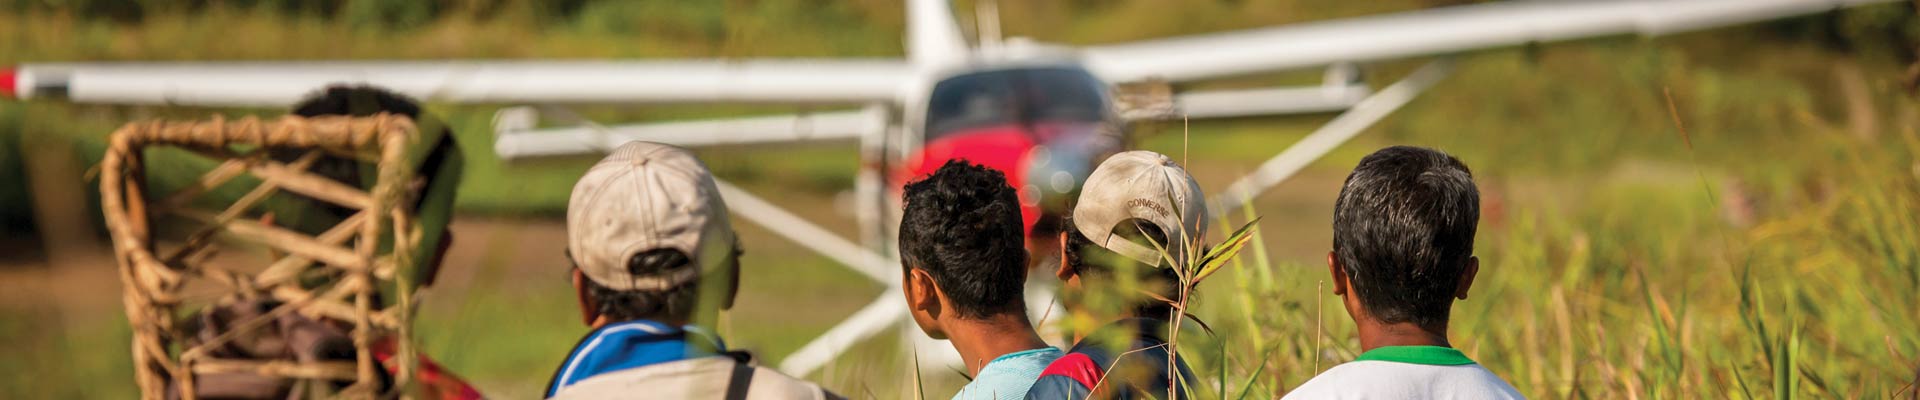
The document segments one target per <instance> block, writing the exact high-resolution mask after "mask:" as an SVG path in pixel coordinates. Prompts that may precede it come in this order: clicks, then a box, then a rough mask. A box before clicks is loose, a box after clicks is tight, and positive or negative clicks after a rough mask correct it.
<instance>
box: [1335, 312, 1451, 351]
mask: <svg viewBox="0 0 1920 400" xmlns="http://www.w3.org/2000/svg"><path fill="white" fill-rule="evenodd" d="M1356 322H1357V323H1356V325H1357V328H1358V330H1359V332H1360V352H1362V353H1365V352H1367V351H1371V350H1373V349H1377V348H1381V347H1387V346H1440V347H1453V345H1452V344H1450V343H1448V342H1447V327H1446V326H1445V325H1442V326H1438V327H1433V328H1426V327H1421V326H1420V325H1419V324H1415V323H1412V322H1400V323H1392V324H1388V323H1381V322H1379V321H1372V320H1368V321H1364V322H1362V321H1356Z"/></svg>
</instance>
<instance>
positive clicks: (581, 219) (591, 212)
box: [567, 142, 736, 291]
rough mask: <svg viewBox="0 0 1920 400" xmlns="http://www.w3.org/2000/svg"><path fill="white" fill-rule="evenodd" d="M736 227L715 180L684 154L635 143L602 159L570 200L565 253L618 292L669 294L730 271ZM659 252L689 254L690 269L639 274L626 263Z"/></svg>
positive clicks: (703, 166) (596, 281)
mask: <svg viewBox="0 0 1920 400" xmlns="http://www.w3.org/2000/svg"><path fill="white" fill-rule="evenodd" d="M735 245H736V243H735V242H734V236H733V228H732V226H731V225H730V224H729V223H728V221H727V205H726V203H724V202H722V201H721V200H720V191H719V189H718V188H716V187H715V185H714V182H713V173H712V172H710V171H708V170H707V166H706V165H705V164H701V163H700V160H699V159H696V158H694V157H693V154H692V153H689V152H687V150H686V149H682V148H679V147H673V146H669V145H664V144H659V143H652V142H630V143H627V144H624V145H621V146H620V148H617V149H614V150H613V153H612V154H608V155H607V158H604V159H601V160H600V162H599V163H597V164H594V165H593V167H592V168H589V169H587V173H586V175H583V176H581V177H580V182H578V183H575V184H574V185H573V197H572V198H570V199H568V200H567V251H568V254H570V255H571V257H573V262H574V265H575V266H576V267H578V268H580V271H581V272H582V273H584V274H585V275H586V276H587V278H589V279H592V280H593V281H594V282H595V283H598V284H600V285H602V286H606V287H608V288H611V289H615V290H640V291H658V290H667V289H672V288H675V287H679V286H680V285H684V284H687V283H689V282H692V281H693V280H695V279H698V278H699V277H700V275H701V274H702V273H703V272H705V271H706V270H709V269H712V268H717V267H720V266H724V265H727V263H728V262H730V258H731V257H732V253H733V249H734V246H735ZM654 249H675V250H680V251H682V252H685V253H686V254H687V257H688V259H689V260H691V261H692V263H693V265H692V266H691V267H692V268H681V269H677V270H673V271H669V272H665V273H660V274H651V275H635V274H632V273H630V272H629V271H628V269H627V263H628V260H630V259H632V258H633V256H634V255H635V254H639V253H640V252H644V251H648V250H654Z"/></svg>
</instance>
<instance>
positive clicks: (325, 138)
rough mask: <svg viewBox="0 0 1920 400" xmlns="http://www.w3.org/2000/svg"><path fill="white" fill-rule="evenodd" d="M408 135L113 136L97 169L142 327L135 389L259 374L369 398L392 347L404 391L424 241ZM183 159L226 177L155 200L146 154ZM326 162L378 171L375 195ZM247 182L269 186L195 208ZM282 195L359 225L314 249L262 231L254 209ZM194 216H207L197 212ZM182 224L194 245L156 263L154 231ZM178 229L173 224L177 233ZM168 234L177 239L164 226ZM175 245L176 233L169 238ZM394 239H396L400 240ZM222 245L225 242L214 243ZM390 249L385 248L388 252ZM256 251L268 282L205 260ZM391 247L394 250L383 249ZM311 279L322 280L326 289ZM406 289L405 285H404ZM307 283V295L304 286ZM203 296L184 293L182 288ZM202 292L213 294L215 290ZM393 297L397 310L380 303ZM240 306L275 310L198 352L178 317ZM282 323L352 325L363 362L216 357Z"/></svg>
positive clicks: (262, 125) (207, 132)
mask: <svg viewBox="0 0 1920 400" xmlns="http://www.w3.org/2000/svg"><path fill="white" fill-rule="evenodd" d="M415 132H416V128H415V127H414V123H413V121H411V120H409V119H407V118H406V117H404V116H398V115H392V114H379V115H375V116H371V117H316V118H301V117H293V116H289V117H283V118H279V119H275V120H271V121H266V120H261V119H259V118H254V117H247V118H242V119H237V120H232V121H229V120H226V119H225V118H218V117H216V118H213V119H209V120H203V121H149V122H136V123H130V124H127V125H126V126H124V127H121V128H120V129H119V130H117V131H114V132H113V135H112V136H111V138H110V141H109V144H108V147H107V151H106V155H105V157H104V158H103V159H102V160H101V162H100V171H101V172H100V205H101V208H102V212H103V213H104V215H105V219H106V223H107V227H108V229H109V231H110V233H111V235H112V237H113V249H114V254H115V257H116V260H117V261H118V263H119V268H120V279H121V283H122V286H123V288H124V291H123V297H122V300H123V302H124V305H125V306H126V312H127V321H128V322H129V323H130V324H131V325H132V327H133V349H132V353H133V361H134V375H135V379H136V380H137V382H138V384H139V386H140V392H141V397H143V398H147V399H161V398H167V397H169V396H168V394H169V393H168V391H175V393H173V394H174V395H177V396H178V397H179V398H184V399H191V398H193V397H194V395H193V394H194V390H193V389H194V376H195V374H216V373H235V372H240V373H252V374H258V375H262V376H268V377H278V378H288V379H294V380H307V383H314V382H316V381H332V382H343V381H344V382H352V384H351V385H349V386H347V387H346V389H344V390H342V391H340V392H338V393H328V394H324V395H329V396H351V397H374V396H381V395H387V394H390V393H378V391H379V390H380V388H381V387H383V385H382V384H381V382H380V380H381V379H380V378H379V376H380V375H379V374H380V372H379V371H378V370H377V369H379V368H381V365H380V364H378V362H377V360H375V359H374V357H373V355H372V351H371V349H370V345H371V344H372V342H373V340H375V338H380V337H383V336H388V335H397V337H396V338H395V339H396V340H395V343H396V344H397V355H396V357H394V358H393V359H392V360H389V362H395V363H398V369H399V373H398V374H395V376H393V378H394V379H395V382H394V383H395V384H394V385H392V387H396V388H397V387H406V385H407V383H408V382H409V381H410V380H411V378H412V374H413V369H414V365H415V362H416V361H415V356H414V352H413V349H412V348H411V346H410V344H409V343H410V335H411V332H410V328H409V327H410V325H411V322H412V316H411V315H410V314H411V311H410V310H411V309H412V307H410V305H411V304H412V301H413V296H412V294H411V293H410V290H411V284H410V282H406V281H405V280H406V279H407V277H406V275H407V274H396V273H395V269H397V267H396V266H406V265H412V264H411V262H412V261H413V260H410V259H409V258H411V257H414V255H413V253H412V252H410V251H393V250H392V249H410V248H412V246H411V244H413V243H416V242H417V241H418V240H419V235H420V232H419V229H418V227H417V226H416V225H415V214H414V211H413V210H410V209H409V207H405V206H404V205H405V204H408V203H407V202H406V201H404V200H406V199H405V198H404V197H406V196H409V194H408V191H407V190H406V185H407V184H408V182H410V181H411V180H412V174H413V171H412V169H411V168H406V167H404V166H402V165H404V163H405V160H404V158H405V157H406V155H405V154H406V149H407V146H409V145H412V144H413V143H414V141H415V140H417V139H416V137H417V136H416V134H415ZM158 147H174V148H179V149H183V150H186V151H188V152H191V153H192V154H198V155H200V156H204V157H208V158H210V159H213V160H216V161H217V165H216V166H215V167H214V168H212V169H211V170H208V171H206V172H205V173H204V174H203V175H201V176H200V177H199V178H198V179H197V180H195V181H194V182H193V183H192V184H189V185H186V186H184V187H183V188H181V189H179V190H174V191H173V192H172V193H166V194H158V193H149V192H148V190H149V187H148V185H147V182H146V172H145V171H146V165H145V164H144V162H145V161H144V157H145V155H146V154H147V150H149V149H154V148H158ZM268 149H274V150H275V151H288V150H292V151H295V152H304V155H303V156H301V157H299V158H298V159H297V160H293V161H291V162H280V161H275V159H274V157H269V156H268V155H267V151H268ZM323 156H332V157H348V158H352V159H355V160H359V161H360V162H368V163H374V164H375V165H376V166H377V168H378V171H379V172H378V178H377V180H376V182H374V184H373V185H372V188H373V189H372V191H371V192H368V191H366V190H361V189H360V188H359V187H356V186H352V185H348V184H345V183H342V182H340V181H338V180H334V179H332V178H328V177H325V176H322V175H318V174H315V173H312V172H309V171H308V170H307V169H308V167H309V166H310V165H312V164H313V163H314V162H315V161H316V160H319V159H321V158H322V157H323ZM242 175H251V176H253V177H255V178H258V179H259V181H260V182H261V183H260V184H259V185H258V186H256V187H254V188H252V189H251V190H250V191H248V192H247V193H246V194H245V195H243V196H240V197H239V198H237V199H235V200H233V201H232V203H231V204H228V205H225V207H224V208H223V209H218V210H206V209H204V208H205V206H204V205H203V206H201V207H200V208H202V209H196V208H195V207H194V206H193V205H192V204H193V203H196V201H195V200H196V199H197V198H199V197H203V196H205V195H206V194H207V193H208V192H210V191H213V189H214V188H217V187H220V186H221V185H223V184H225V183H228V182H231V181H233V180H234V179H235V178H237V177H240V176H242ZM275 193H287V194H293V195H297V196H302V197H305V198H310V199H313V200H317V201H320V202H325V203H330V204H333V205H336V206H338V207H341V208H342V209H345V210H351V217H348V218H345V219H344V220H342V221H340V222H339V223H338V224H337V225H334V226H333V227H331V228H330V229H327V230H325V232H323V233H320V234H318V235H307V234H304V233H301V232H299V231H296V230H293V229H289V228H287V227H282V226H276V225H274V224H273V222H271V221H262V220H260V219H259V218H256V217H253V216H252V214H254V213H253V212H252V209H253V208H255V207H256V206H257V205H259V204H260V203H261V202H262V200H264V199H266V198H268V197H269V196H272V195H274V194H275ZM198 203H205V201H199V202H198ZM163 216H164V217H166V219H165V220H166V221H187V223H186V224H187V225H189V226H188V227H187V228H188V229H187V230H186V231H190V232H192V233H191V234H189V235H187V236H186V238H185V240H181V241H179V244H177V245H170V246H167V247H170V248H168V249H164V251H163V249H160V248H158V247H157V245H156V241H155V240H154V231H153V229H151V228H152V224H153V223H154V221H156V220H157V218H160V217H163ZM169 223H170V222H169ZM168 228H174V227H173V226H169V227H168ZM167 231H169V232H172V231H174V229H168V230H167ZM396 233H399V234H397V235H396ZM216 236H224V237H225V238H226V240H217V239H215V237H216ZM383 241H387V242H386V243H385V244H390V246H383ZM244 244H252V245H258V246H263V247H265V248H266V249H267V251H266V253H268V254H271V255H272V256H271V259H269V260H267V261H266V262H267V263H268V265H266V266H265V267H264V268H233V267H232V266H231V265H229V266H227V267H222V266H219V265H215V264H214V263H211V262H206V260H207V258H209V257H210V255H211V254H212V253H214V248H216V247H222V246H236V245H244ZM383 247H384V248H385V249H383ZM315 277H319V278H318V279H320V280H322V282H319V283H318V284H317V285H316V284H315V282H314V279H316V278H315ZM396 280H398V281H396ZM303 282H304V284H302V283H303ZM189 287H192V288H196V290H192V291H188V290H184V289H185V288H189ZM206 288H213V289H211V290H208V289H206ZM381 288H391V289H392V292H390V294H395V295H397V297H398V298H397V299H390V300H398V301H386V303H392V304H391V305H388V306H384V307H383V306H382V305H380V304H376V302H375V301H374V300H373V298H374V297H375V296H377V294H376V293H377V292H378V291H379V290H380V289H381ZM234 299H272V300H276V301H277V302H278V303H279V304H280V305H279V306H278V307H276V308H274V309H272V310H271V311H268V312H266V313H263V314H261V315H258V316H255V317H252V318H248V319H243V320H238V321H233V323H232V324H231V325H230V330H229V331H228V332H226V333H224V334H221V335H220V336H218V337H216V338H214V339H212V340H210V341H202V343H199V344H198V345H191V344H189V342H188V341H186V340H184V339H185V338H186V337H187V335H191V334H192V333H191V332H183V330H185V328H184V327H185V326H188V325H189V321H187V319H188V317H186V316H184V315H182V314H183V313H182V311H189V312H190V311H195V310H200V309H202V307H206V306H208V305H211V304H216V303H218V302H221V301H232V300H234ZM285 313H300V314H303V315H305V316H308V317H313V318H316V319H328V320H334V321H344V322H348V323H351V325H352V328H351V329H350V331H349V332H348V333H349V335H350V336H351V337H352V339H353V344H354V347H355V350H356V357H355V360H354V361H352V362H346V361H336V362H296V361H290V360H247V359H220V358H216V357H213V356H210V355H208V354H209V351H208V350H209V348H210V347H212V346H218V345H220V344H222V343H224V342H227V341H231V340H233V339H234V337H235V336H237V335H243V334H246V333H247V332H249V331H252V330H257V329H260V328H261V327H263V326H267V325H269V324H271V321H272V320H273V319H274V318H276V317H278V316H281V315H283V314H285Z"/></svg>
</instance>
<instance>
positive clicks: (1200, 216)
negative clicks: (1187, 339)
mask: <svg viewBox="0 0 1920 400" xmlns="http://www.w3.org/2000/svg"><path fill="white" fill-rule="evenodd" d="M1205 204H1206V200H1205V199H1204V198H1203V197H1202V196H1201V194H1200V185H1199V184H1198V183H1195V182H1194V180H1193V176H1192V175H1188V174H1187V170H1186V169H1184V168H1181V167H1180V166H1179V165H1178V164H1174V163H1173V160H1172V159H1169V158H1167V156H1165V155H1161V154H1160V153H1154V152H1150V151H1129V152H1125V153H1120V154H1115V155H1113V156H1112V157H1109V158H1107V160H1106V161H1104V162H1101V163H1100V166H1099V167H1098V168H1095V169H1094V171H1093V174H1091V175H1089V176H1087V182H1086V185H1084V186H1082V187H1081V192H1080V198H1079V201H1077V202H1075V204H1074V206H1073V212H1072V214H1071V216H1070V217H1068V219H1067V220H1066V221H1065V223H1064V225H1065V226H1063V227H1062V228H1063V229H1062V231H1063V232H1062V233H1061V238H1060V240H1061V253H1062V254H1061V257H1060V269H1059V271H1057V272H1056V273H1055V275H1057V276H1059V278H1060V279H1061V280H1062V281H1065V283H1064V284H1063V285H1062V288H1061V290H1060V293H1061V298H1062V301H1061V303H1062V305H1064V306H1065V307H1066V309H1067V311H1068V312H1069V313H1072V314H1074V316H1073V317H1070V318H1068V320H1069V321H1113V322H1108V323H1106V325H1104V326H1100V327H1098V328H1097V329H1091V330H1088V329H1084V328H1092V327H1075V326H1069V327H1068V329H1070V330H1073V331H1074V341H1075V343H1074V345H1073V349H1072V350H1071V351H1068V352H1067V354H1066V355H1065V356H1062V357H1060V358H1059V359H1057V360H1054V362H1053V363H1052V364H1050V365H1048V366H1047V369H1046V370H1044V371H1042V372H1041V373H1040V379H1039V381H1037V382H1034V385H1033V388H1032V389H1031V390H1029V391H1027V398H1028V399H1086V398H1159V397H1165V396H1167V394H1168V393H1169V392H1168V389H1169V388H1180V390H1182V391H1184V390H1186V388H1189V387H1196V386H1195V385H1198V384H1199V383H1200V382H1199V381H1196V380H1194V378H1193V372H1192V371H1191V370H1188V369H1187V364H1186V362H1184V361H1182V360H1183V358H1181V357H1179V356H1177V355H1175V354H1172V352H1169V351H1167V349H1166V346H1165V344H1166V343H1167V333H1168V331H1167V327H1168V325H1169V324H1171V322H1169V320H1171V319H1172V318H1171V317H1172V316H1173V314H1172V313H1173V307H1172V305H1171V304H1168V303H1167V302H1166V301H1164V300H1159V299H1156V297H1158V298H1163V299H1171V298H1175V296H1174V290H1176V289H1177V287H1178V284H1179V277H1178V276H1177V275H1175V268H1179V265H1178V264H1179V263H1181V262H1184V260H1185V258H1183V257H1184V256H1183V254H1184V252H1185V251H1186V250H1187V244H1188V243H1195V241H1197V240H1198V239H1199V238H1200V237H1201V236H1202V235H1203V234H1204V232H1206V228H1207V220H1206V207H1205ZM1161 248H1165V249H1166V251H1165V252H1164V254H1163V252H1162V251H1161V250H1160V249H1161ZM1143 292H1144V293H1143ZM1146 293H1152V295H1147V294H1146ZM1183 342H1184V341H1183ZM1123 356H1124V357H1123ZM1169 358H1172V359H1173V362H1171V363H1169V362H1168V359H1169ZM1169 364H1172V365H1173V367H1172V368H1169V367H1168V365H1169ZM1175 379H1179V380H1182V381H1185V383H1184V384H1183V383H1180V382H1176V381H1175ZM1176 397H1182V398H1184V397H1188V395H1187V394H1185V393H1179V394H1177V395H1176Z"/></svg>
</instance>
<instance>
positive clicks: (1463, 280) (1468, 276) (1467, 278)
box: [1453, 256, 1480, 300]
mask: <svg viewBox="0 0 1920 400" xmlns="http://www.w3.org/2000/svg"><path fill="white" fill-rule="evenodd" d="M1479 274H1480V257H1474V256H1467V268H1466V269H1464V270H1461V271H1460V283H1458V284H1456V285H1457V286H1456V287H1454V289H1453V298H1456V299H1460V300H1466V299H1467V289H1469V288H1472V287H1473V277H1474V276H1475V275H1479Z"/></svg>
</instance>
